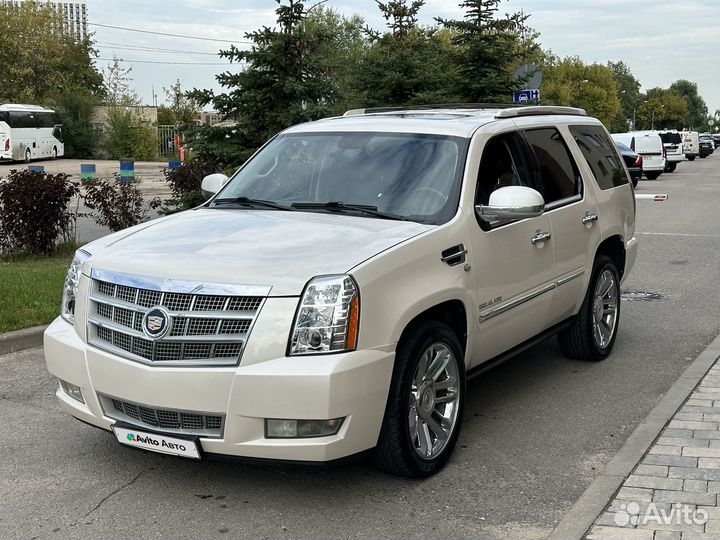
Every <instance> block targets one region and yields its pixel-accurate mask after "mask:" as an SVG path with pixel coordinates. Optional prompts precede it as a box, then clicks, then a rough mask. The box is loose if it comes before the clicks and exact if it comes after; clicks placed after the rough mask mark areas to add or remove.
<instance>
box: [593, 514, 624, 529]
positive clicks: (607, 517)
mask: <svg viewBox="0 0 720 540" xmlns="http://www.w3.org/2000/svg"><path fill="white" fill-rule="evenodd" d="M621 523H622V522H620V523H618V522H617V521H615V512H603V513H602V514H600V517H599V518H597V521H596V522H595V525H597V526H600V527H603V526H607V527H618V526H621Z"/></svg>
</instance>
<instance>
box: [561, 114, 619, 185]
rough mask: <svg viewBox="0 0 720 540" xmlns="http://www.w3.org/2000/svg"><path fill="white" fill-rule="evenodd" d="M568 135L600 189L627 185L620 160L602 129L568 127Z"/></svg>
mask: <svg viewBox="0 0 720 540" xmlns="http://www.w3.org/2000/svg"><path fill="white" fill-rule="evenodd" d="M570 133H572V135H573V137H574V138H575V142H577V145H578V147H579V148H580V151H581V152H582V154H583V156H584V157H585V161H587V164H588V165H589V167H590V169H592V172H593V175H595V180H596V181H597V184H598V186H600V189H610V188H614V187H618V186H622V185H624V184H627V183H628V177H627V174H626V172H625V167H623V164H622V159H621V158H620V156H619V155H618V151H617V149H616V147H615V145H614V144H613V142H612V141H611V140H610V139H609V138H608V136H607V134H606V133H605V130H604V129H603V128H602V127H600V126H570Z"/></svg>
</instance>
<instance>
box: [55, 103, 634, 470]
mask: <svg viewBox="0 0 720 540" xmlns="http://www.w3.org/2000/svg"><path fill="white" fill-rule="evenodd" d="M203 187H204V189H205V190H206V191H209V192H215V191H218V193H217V194H216V195H215V197H214V198H212V199H211V200H210V201H209V202H208V203H206V204H204V205H203V206H201V207H199V208H196V209H195V210H191V211H187V212H183V213H180V214H176V215H173V216H169V217H164V218H161V219H158V220H155V221H152V222H150V223H144V224H142V225H138V226H136V227H133V228H130V229H127V230H124V231H121V232H118V233H115V234H112V235H110V236H107V237H105V238H102V239H100V240H97V241H95V242H92V243H90V244H88V245H86V246H85V247H83V248H82V249H80V250H78V252H77V254H76V256H75V259H74V261H73V262H72V265H71V267H70V270H69V272H68V277H67V282H66V285H65V289H64V297H63V301H62V315H61V317H59V318H58V319H57V320H55V321H54V322H53V323H52V324H51V325H50V327H49V328H48V329H47V331H46V332H45V354H46V358H47V367H48V369H49V371H50V373H52V374H53V375H54V376H56V377H57V378H58V379H59V389H58V391H57V397H58V399H59V401H60V403H61V405H62V407H63V408H64V409H65V410H66V411H67V412H68V413H70V414H71V415H73V416H74V417H76V418H78V419H80V420H82V421H84V422H86V423H88V424H91V425H93V426H97V427H99V428H102V429H104V430H108V431H110V430H112V431H113V432H114V434H115V436H116V438H117V440H118V441H119V442H120V443H122V444H125V445H130V446H133V447H136V448H141V449H144V450H150V451H155V452H162V453H167V454H174V455H180V456H186V457H190V458H195V459H198V458H201V457H203V456H205V455H211V454H223V455H226V456H235V457H238V458H255V459H270V460H286V461H298V462H330V461H335V460H339V459H343V458H347V457H349V456H354V455H356V454H362V453H365V452H366V451H373V452H374V456H375V459H376V461H377V463H378V464H379V466H380V467H381V468H383V469H384V470H386V471H389V472H391V473H394V474H398V475H405V476H415V477H418V476H427V475H430V474H433V473H435V472H436V471H438V470H439V469H440V468H441V467H442V466H443V465H444V464H445V462H446V461H447V460H448V458H449V457H450V454H451V453H452V450H453V447H454V446H455V443H456V441H457V439H458V435H459V433H460V427H461V424H462V416H463V404H464V401H465V399H466V388H467V387H466V381H467V379H468V378H469V377H470V376H472V375H473V374H475V373H478V371H479V370H482V369H484V368H487V367H488V366H490V365H492V364H493V363H495V362H498V361H500V360H503V359H505V358H507V357H508V356H510V355H512V354H515V353H517V352H518V351H522V350H524V349H525V348H526V347H527V346H529V345H531V344H532V343H535V342H537V341H538V340H540V339H543V338H545V337H547V336H550V335H552V334H557V336H558V338H559V343H560V346H561V348H562V350H563V351H564V353H565V354H567V355H568V356H571V357H573V358H578V359H584V360H602V359H603V358H605V357H607V356H608V355H609V354H610V352H611V350H612V348H613V344H614V343H615V339H616V336H617V333H618V326H619V318H620V283H621V281H622V280H623V279H624V278H625V277H626V276H627V275H628V273H629V272H630V269H631V268H632V267H633V264H634V262H635V258H636V254H637V240H636V238H635V201H634V198H633V188H632V185H631V183H630V179H629V175H628V172H627V169H626V168H625V165H624V164H623V160H622V159H621V158H620V156H619V155H618V152H617V150H616V148H615V145H614V144H613V143H612V141H611V139H610V136H609V134H608V133H607V131H606V130H605V128H604V127H603V125H602V124H601V123H600V122H599V121H598V120H596V119H594V118H590V117H588V116H586V115H585V112H584V111H582V110H580V109H571V108H565V107H518V108H497V109H494V108H473V107H467V108H448V109H429V110H422V109H417V110H388V111H384V110H378V111H372V110H366V111H354V112H353V113H352V114H348V115H346V116H345V117H341V118H331V119H327V120H322V121H318V122H312V123H308V124H303V125H299V126H295V127H292V128H290V129H288V130H286V131H284V132H283V133H281V134H279V135H278V136H276V137H275V138H273V139H272V140H271V141H270V142H268V143H267V145H265V146H264V147H263V148H262V149H261V150H260V151H259V152H258V153H257V154H256V155H255V156H253V157H252V158H251V159H250V160H249V161H248V162H247V163H246V164H245V165H244V166H243V167H242V168H240V169H239V170H238V171H237V172H236V173H235V174H234V175H233V177H232V178H230V179H229V180H228V179H227V178H225V177H223V176H222V175H211V176H210V177H208V178H206V179H205V181H204V182H203ZM68 444H72V443H71V442H69V443H68Z"/></svg>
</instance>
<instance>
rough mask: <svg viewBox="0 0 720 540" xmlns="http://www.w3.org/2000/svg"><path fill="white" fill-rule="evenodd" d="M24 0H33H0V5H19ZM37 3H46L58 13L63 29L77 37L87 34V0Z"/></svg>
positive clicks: (43, 2) (42, 3)
mask: <svg viewBox="0 0 720 540" xmlns="http://www.w3.org/2000/svg"><path fill="white" fill-rule="evenodd" d="M24 1H34V0H0V5H2V4H5V5H10V6H19V5H20V4H21V3H22V2H24ZM36 3H37V4H38V5H41V6H42V5H48V6H50V7H51V8H52V9H53V10H55V12H57V13H58V15H60V17H61V19H62V21H63V26H64V28H65V31H67V32H69V33H72V34H73V35H74V36H75V37H77V38H78V39H83V38H85V37H86V36H87V34H88V28H87V26H88V25H87V23H88V8H87V0H83V1H77V2H51V1H49V0H46V1H39V2H36Z"/></svg>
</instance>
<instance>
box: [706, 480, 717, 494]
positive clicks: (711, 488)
mask: <svg viewBox="0 0 720 540" xmlns="http://www.w3.org/2000/svg"><path fill="white" fill-rule="evenodd" d="M707 490H708V491H709V492H710V493H720V482H718V481H716V480H711V481H710V482H708V487H707Z"/></svg>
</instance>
